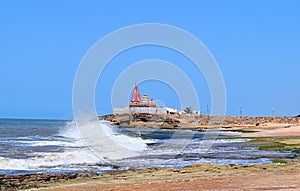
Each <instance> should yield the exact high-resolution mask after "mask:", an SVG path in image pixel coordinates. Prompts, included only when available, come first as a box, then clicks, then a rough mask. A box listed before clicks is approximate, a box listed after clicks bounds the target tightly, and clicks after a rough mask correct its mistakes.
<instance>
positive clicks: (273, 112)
mask: <svg viewBox="0 0 300 191" xmlns="http://www.w3.org/2000/svg"><path fill="white" fill-rule="evenodd" d="M274 114H275V109H274V108H272V117H274Z"/></svg>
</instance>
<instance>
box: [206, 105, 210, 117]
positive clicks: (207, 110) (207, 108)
mask: <svg viewBox="0 0 300 191" xmlns="http://www.w3.org/2000/svg"><path fill="white" fill-rule="evenodd" d="M206 112H207V115H208V116H209V112H210V110H209V107H208V105H207V106H206Z"/></svg>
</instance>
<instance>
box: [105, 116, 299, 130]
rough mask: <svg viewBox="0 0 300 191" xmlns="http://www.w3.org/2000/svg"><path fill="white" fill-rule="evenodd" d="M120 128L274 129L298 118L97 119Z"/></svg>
mask: <svg viewBox="0 0 300 191" xmlns="http://www.w3.org/2000/svg"><path fill="white" fill-rule="evenodd" d="M99 118H100V119H104V120H107V121H110V122H112V123H114V124H115V125H118V126H122V127H151V128H198V129H205V128H225V129H236V128H243V129H247V128H252V129H268V128H269V129H272V128H273V129H274V128H279V127H292V126H297V125H300V117H299V116H296V117H250V116H225V117H218V116H208V115H199V114H174V115H172V114H168V115H158V114H147V113H139V114H132V115H131V114H124V115H113V114H112V115H106V116H101V117H99Z"/></svg>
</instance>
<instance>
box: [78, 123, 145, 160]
mask: <svg viewBox="0 0 300 191" xmlns="http://www.w3.org/2000/svg"><path fill="white" fill-rule="evenodd" d="M76 126H77V128H78V129H79V131H80V135H81V137H82V138H83V139H84V142H85V145H86V146H87V147H88V148H89V149H90V151H92V152H93V153H94V154H95V155H96V156H98V157H99V158H101V159H102V160H108V161H110V162H112V161H113V160H119V159H122V158H129V157H135V156H139V155H140V154H141V153H142V152H143V151H144V150H146V149H147V144H146V143H145V141H143V140H142V139H141V138H137V137H129V136H127V135H122V134H119V133H117V132H116V131H114V130H113V129H112V128H111V127H110V126H109V124H108V123H107V122H104V121H99V120H87V121H76Z"/></svg>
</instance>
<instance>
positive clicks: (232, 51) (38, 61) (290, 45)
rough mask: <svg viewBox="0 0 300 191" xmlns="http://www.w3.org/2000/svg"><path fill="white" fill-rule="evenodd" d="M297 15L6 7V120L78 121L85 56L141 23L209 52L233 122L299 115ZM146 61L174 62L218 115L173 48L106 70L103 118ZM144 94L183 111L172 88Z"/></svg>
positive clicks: (292, 6)
mask: <svg viewBox="0 0 300 191" xmlns="http://www.w3.org/2000/svg"><path fill="white" fill-rule="evenodd" d="M299 9H300V2H299V1H296V0H294V1H292V0H287V1H279V0H274V1H271V0H270V1H269V0H267V1H259V0H252V1H238V0H236V1H233V0H227V1H221V0H219V1H216V0H212V1H198V0H195V1H181V2H179V1H178V2H176V1H168V0H166V1H158V0H153V1H130V0H129V1H115V0H112V1H92V0H87V1H71V0H66V1H58V0H44V1H37V0H35V1H33V0H28V1H14V0H3V1H1V2H0V66H1V69H0V83H1V86H0V89H1V91H0V118H45V119H72V117H73V114H72V113H73V111H72V88H73V83H74V77H75V75H76V71H77V68H78V66H79V64H80V62H81V60H82V59H83V57H84V55H85V54H86V53H87V51H88V50H89V49H90V48H91V47H92V46H93V45H94V44H95V43H96V42H97V41H99V40H100V39H101V38H103V37H104V36H106V35H108V34H110V33H111V32H113V31H115V30H117V29H120V28H122V27H126V26H130V25H135V24H142V23H162V24H167V25H173V26H176V27H179V28H181V29H183V30H185V31H187V32H189V33H190V34H193V35H194V36H195V37H197V38H198V39H199V40H200V41H201V42H202V43H203V44H204V45H205V46H206V47H207V48H208V49H209V51H210V52H211V54H212V55H213V57H214V58H215V60H216V62H217V63H218V65H219V68H220V71H221V72H222V75H223V79H224V82H225V87H226V93H227V97H226V100H227V107H226V115H239V111H240V107H242V108H243V115H250V116H270V115H271V114H272V113H271V112H272V108H274V110H275V115H278V116H294V115H298V114H300V101H299V97H300V88H299V81H300V75H299V72H300V57H299V55H300V19H299V18H300V12H299ZM108 48H109V47H108ZM99 54H101V53H99ZM144 59H161V60H167V61H168V62H172V63H173V64H174V65H176V67H178V68H180V69H181V70H183V71H184V72H185V73H186V75H187V76H188V77H189V78H190V80H191V81H192V82H195V84H196V85H195V89H196V91H197V93H198V98H199V103H200V110H201V112H202V113H205V112H206V107H207V106H208V107H211V96H210V91H209V87H208V85H207V83H206V80H205V78H204V77H203V74H201V72H199V71H197V70H195V67H194V66H193V64H192V63H191V61H190V60H188V59H186V58H185V57H184V56H183V55H180V54H178V53H176V52H173V51H172V50H169V49H168V48H163V47H155V46H143V47H136V48H133V49H130V50H126V51H124V52H122V53H121V54H120V55H117V56H116V57H115V58H113V60H111V62H110V63H108V64H107V67H106V68H105V70H104V71H103V73H102V74H101V76H100V78H99V81H98V84H97V86H96V89H95V96H96V98H95V104H96V108H97V112H98V113H99V115H102V114H108V113H111V112H112V107H113V106H112V104H111V93H112V87H113V85H114V82H115V81H116V79H117V78H118V76H119V75H120V74H121V73H122V71H124V70H125V69H126V68H127V67H129V66H130V65H132V64H134V63H136V62H138V61H139V60H144ZM169 75H171V74H169ZM128 83H132V86H134V83H135V82H131V81H130V82H128ZM139 86H140V91H141V93H142V94H143V93H147V94H148V95H149V96H150V97H153V98H154V99H156V100H160V103H163V105H166V106H169V107H176V108H179V107H180V100H179V98H178V95H177V94H176V91H175V90H174V89H172V86H170V84H165V83H162V82H159V81H157V80H156V81H155V80H152V81H151V80H148V81H144V82H142V83H141V84H139ZM132 88H133V87H132ZM120 96H123V95H120ZM124 96H127V97H128V95H124ZM194 109H197V108H194Z"/></svg>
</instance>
